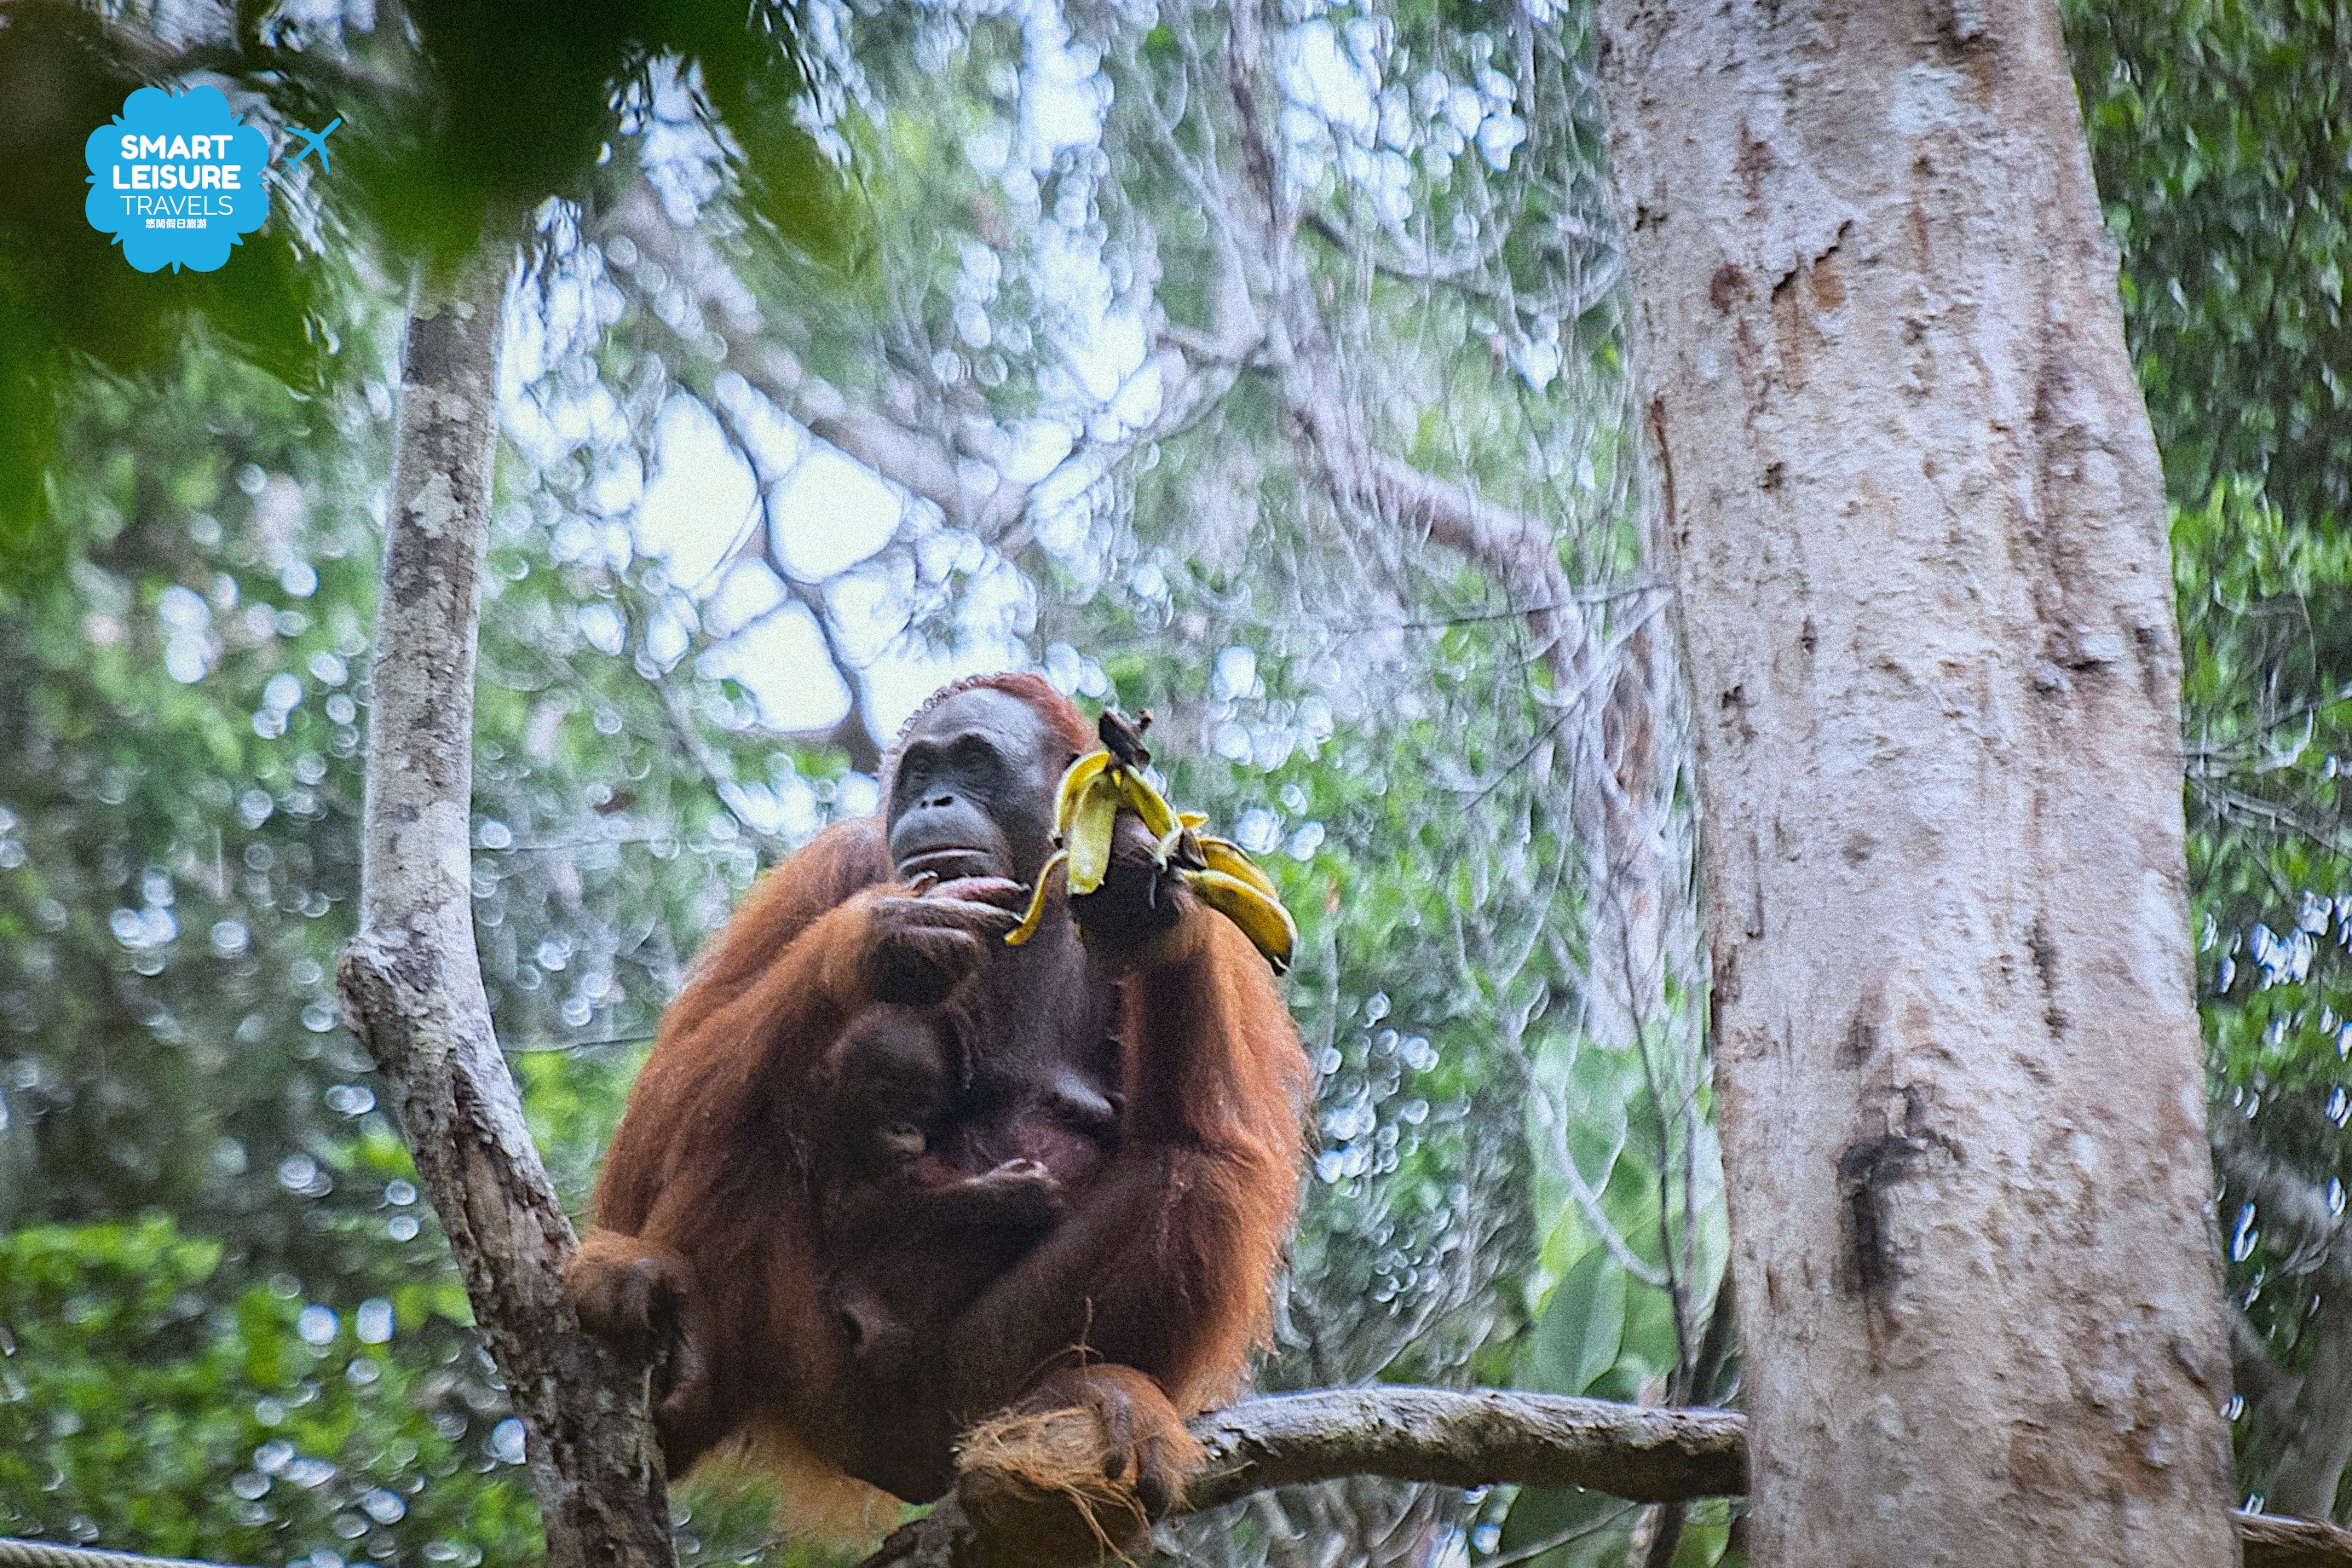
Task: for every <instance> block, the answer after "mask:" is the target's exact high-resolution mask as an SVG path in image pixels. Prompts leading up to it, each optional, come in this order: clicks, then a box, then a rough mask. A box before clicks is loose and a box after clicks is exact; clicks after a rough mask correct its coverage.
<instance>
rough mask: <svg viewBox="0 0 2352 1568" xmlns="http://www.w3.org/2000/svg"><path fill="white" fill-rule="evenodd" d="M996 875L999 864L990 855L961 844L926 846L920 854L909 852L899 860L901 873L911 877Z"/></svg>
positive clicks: (948, 879) (941, 878)
mask: <svg viewBox="0 0 2352 1568" xmlns="http://www.w3.org/2000/svg"><path fill="white" fill-rule="evenodd" d="M994 874H995V866H994V864H993V863H992V861H991V859H990V858H989V857H988V856H987V855H986V854H984V853H982V851H980V850H978V849H971V848H966V847H962V846H961V845H949V846H946V847H941V848H938V849H926V850H924V851H923V852H922V853H921V854H919V855H909V856H908V857H907V858H905V859H904V860H901V861H899V862H898V875H899V876H901V877H905V878H908V879H913V878H916V877H921V876H929V877H932V878H934V879H937V880H939V881H942V882H952V881H954V880H955V879H957V878H959V877H987V876H992V875H994Z"/></svg>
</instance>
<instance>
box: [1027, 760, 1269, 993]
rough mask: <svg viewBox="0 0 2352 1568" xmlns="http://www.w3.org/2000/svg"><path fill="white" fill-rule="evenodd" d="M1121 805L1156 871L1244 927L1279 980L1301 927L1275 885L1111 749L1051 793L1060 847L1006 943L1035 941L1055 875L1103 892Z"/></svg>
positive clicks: (1078, 765)
mask: <svg viewBox="0 0 2352 1568" xmlns="http://www.w3.org/2000/svg"><path fill="white" fill-rule="evenodd" d="M1144 754H1145V755H1149V753H1144ZM1122 806H1124V807H1126V808H1128V809H1129V810H1131V811H1133V812H1134V813H1135V815H1136V816H1138V817H1139V818H1140V819H1141V820H1142V823H1143V826H1144V831H1146V832H1148V833H1150V835H1151V837H1152V842H1153V844H1154V846H1155V848H1154V853H1153V859H1154V861H1155V863H1156V864H1158V865H1159V866H1160V867H1162V868H1167V867H1170V866H1172V867H1174V868H1175V869H1176V874H1177V875H1178V876H1179V877H1180V878H1181V879H1183V881H1184V884H1185V885H1186V886H1187V887H1189V888H1191V889H1192V891H1193V893H1194V894H1196V895H1197V896H1198V897H1199V898H1200V900H1201V901H1202V903H1204V904H1207V905H1208V906H1209V907H1210V908H1211V909H1213V910H1216V911H1217V912H1218V913H1219V914H1221V915H1223V916H1224V917H1225V918H1226V919H1227V920H1229V921H1233V922H1234V924H1235V925H1237V926H1239V927H1240V928H1241V931H1242V934H1243V935H1244V936H1246V937H1248V938H1249V939H1250V942H1251V944H1252V945H1253V946H1255V948H1256V949H1257V950H1258V952H1261V953H1263V954H1265V961H1266V962H1267V963H1270V964H1272V965H1273V966H1274V972H1275V973H1276V974H1280V973H1283V972H1284V971H1285V970H1286V969H1288V968H1289V967H1290V959H1291V954H1292V952H1294V951H1295V950H1296V949H1297V945H1298V926H1297V922H1296V921H1293V920H1292V919H1291V918H1290V911H1289V910H1286V909H1285V908H1283V907H1282V897H1281V894H1280V892H1279V891H1278V890H1277V889H1276V887H1275V885H1274V879H1273V878H1271V877H1269V876H1267V875H1266V874H1265V871H1264V870H1262V869H1260V868H1259V867H1258V864H1257V862H1256V861H1255V860H1252V859H1251V858H1249V856H1248V855H1247V854H1246V853H1244V851H1243V849H1242V847H1241V846H1240V845H1238V844H1235V843H1234V842H1232V841H1231V840H1230V839H1224V838H1217V837H1212V836H1211V835H1209V834H1207V833H1205V832H1203V831H1202V829H1203V828H1205V827H1207V826H1208V825H1209V819H1208V818H1207V817H1205V816H1202V815H1201V814H1200V813H1198V812H1191V811H1188V812H1181V813H1180V812H1178V811H1177V810H1176V809H1175V808H1174V807H1173V806H1171V805H1169V804H1168V799H1167V797H1166V796H1165V795H1161V794H1160V791H1159V790H1158V789H1156V788H1154V787H1153V786H1152V784H1151V781H1150V779H1148V778H1145V777H1144V776H1143V774H1142V773H1141V772H1140V771H1139V770H1138V769H1136V768H1133V767H1129V765H1127V764H1126V763H1124V762H1122V761H1121V760H1120V759H1119V758H1118V756H1117V755H1115V754H1113V752H1111V751H1110V749H1109V748H1108V747H1106V748H1104V749H1103V750H1101V751H1097V752H1087V753H1086V754H1085V755H1084V756H1082V757H1080V758H1078V760H1077V761H1076V762H1074V763H1071V764H1070V766H1069V771H1068V772H1066V773H1064V774H1063V775H1062V782H1061V784H1059V785H1058V786H1056V788H1055V792H1054V838H1055V843H1056V844H1058V845H1059V846H1060V847H1059V848H1057V849H1056V850H1055V852H1054V855H1053V858H1051V859H1049V860H1047V861H1046V862H1045V865H1044V867H1042V868H1040V869H1039V870H1038V873H1037V885H1036V887H1035V888H1034V889H1033V890H1032V891H1031V893H1030V895H1029V907H1028V909H1027V910H1025V911H1024V913H1023V915H1022V917H1021V923H1020V924H1019V925H1018V926H1016V927H1014V928H1013V930H1012V931H1008V932H1007V933H1006V934H1005V938H1004V940H1005V941H1006V942H1008V943H1011V944H1012V945H1013V946H1015V947H1017V946H1019V945H1020V944H1021V943H1023V942H1027V941H1028V940H1029V939H1030V938H1031V937H1033V936H1034V935H1036V934H1037V927H1038V925H1039V923H1040V922H1042V921H1044V919H1045V900H1046V897H1047V895H1048V893H1049V891H1050V889H1051V885H1052V883H1053V881H1054V879H1055V874H1056V873H1059V874H1060V875H1061V877H1062V879H1063V881H1064V884H1065V886H1066V888H1067V889H1068V890H1069V892H1070V894H1071V895H1072V896H1073V897H1084V896H1085V895H1086V894H1088V893H1091V892H1093V891H1094V890H1095V889H1097V888H1099V887H1101V886H1102V884H1103V879H1104V878H1105V877H1106V876H1108V875H1109V872H1110V847H1111V837H1112V834H1113V831H1114V830H1115V829H1116V828H1117V827H1118V813H1119V809H1120V807H1122Z"/></svg>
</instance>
